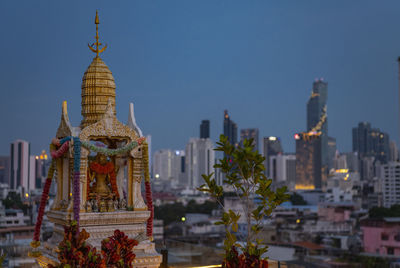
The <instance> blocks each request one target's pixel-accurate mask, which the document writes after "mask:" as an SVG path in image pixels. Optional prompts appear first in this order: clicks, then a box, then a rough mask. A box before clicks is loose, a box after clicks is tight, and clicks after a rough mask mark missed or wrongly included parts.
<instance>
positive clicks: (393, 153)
mask: <svg viewBox="0 0 400 268" xmlns="http://www.w3.org/2000/svg"><path fill="white" fill-rule="evenodd" d="M389 149H390V156H389V161H393V162H396V161H398V160H399V150H398V149H397V145H396V142H394V141H390V144H389Z"/></svg>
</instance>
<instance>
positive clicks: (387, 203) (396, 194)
mask: <svg viewBox="0 0 400 268" xmlns="http://www.w3.org/2000/svg"><path fill="white" fill-rule="evenodd" d="M380 168H381V172H380V180H379V182H380V184H381V189H382V193H383V206H384V207H387V208H390V207H391V206H393V205H396V204H399V203H400V189H399V187H398V181H399V180H400V163H399V162H390V163H388V164H384V165H382V166H380Z"/></svg>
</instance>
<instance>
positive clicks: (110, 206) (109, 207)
mask: <svg viewBox="0 0 400 268" xmlns="http://www.w3.org/2000/svg"><path fill="white" fill-rule="evenodd" d="M107 211H108V212H113V211H114V201H112V199H109V200H108V201H107Z"/></svg>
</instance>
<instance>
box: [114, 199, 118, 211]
mask: <svg viewBox="0 0 400 268" xmlns="http://www.w3.org/2000/svg"><path fill="white" fill-rule="evenodd" d="M113 203H114V210H118V200H117V199H115V200H114V201H113Z"/></svg>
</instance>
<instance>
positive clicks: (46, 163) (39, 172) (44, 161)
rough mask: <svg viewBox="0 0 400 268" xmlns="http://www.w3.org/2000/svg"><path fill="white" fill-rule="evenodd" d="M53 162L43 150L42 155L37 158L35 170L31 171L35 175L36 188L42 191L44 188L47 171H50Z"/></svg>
mask: <svg viewBox="0 0 400 268" xmlns="http://www.w3.org/2000/svg"><path fill="white" fill-rule="evenodd" d="M50 164H51V161H50V159H49V157H48V156H47V154H46V151H45V150H43V151H42V153H41V154H40V155H37V156H35V162H34V165H35V166H34V170H31V171H30V174H31V173H32V172H34V173H35V175H34V176H35V188H37V189H40V188H42V184H43V183H44V182H45V180H46V176H47V170H48V169H49V167H50Z"/></svg>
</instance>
